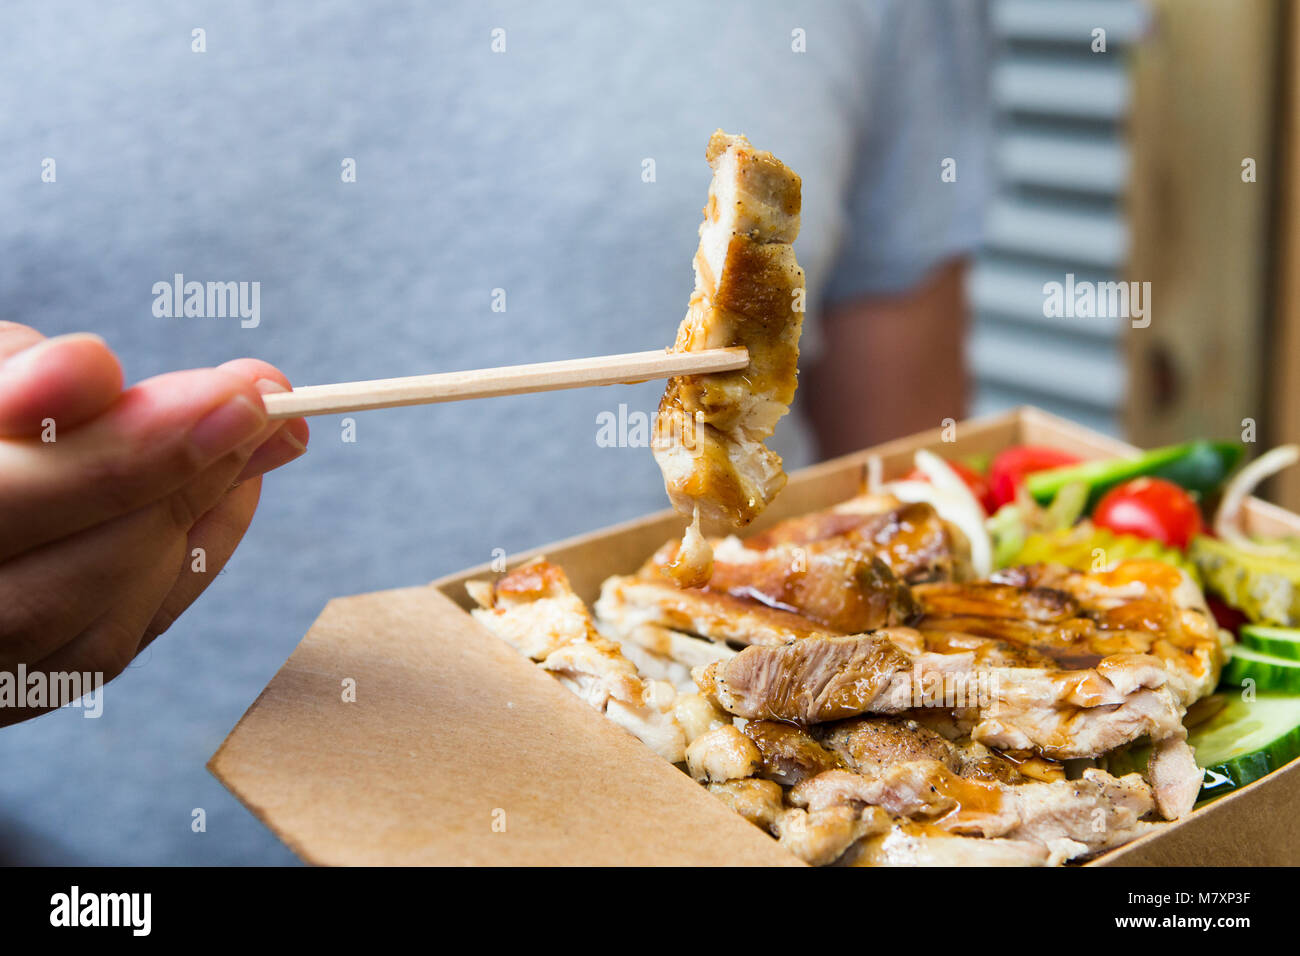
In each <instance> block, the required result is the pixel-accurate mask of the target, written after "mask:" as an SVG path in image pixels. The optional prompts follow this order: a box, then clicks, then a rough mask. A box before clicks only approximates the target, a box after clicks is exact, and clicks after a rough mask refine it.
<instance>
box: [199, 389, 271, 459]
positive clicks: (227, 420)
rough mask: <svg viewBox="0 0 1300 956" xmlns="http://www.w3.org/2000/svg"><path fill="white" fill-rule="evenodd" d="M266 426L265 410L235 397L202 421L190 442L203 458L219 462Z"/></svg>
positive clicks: (246, 400)
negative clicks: (222, 457)
mask: <svg viewBox="0 0 1300 956" xmlns="http://www.w3.org/2000/svg"><path fill="white" fill-rule="evenodd" d="M265 425H266V412H265V410H263V409H262V408H261V407H260V406H258V405H254V404H253V403H252V402H251V401H249V400H248V398H247V397H245V396H243V395H235V396H234V397H232V398H230V399H228V400H227V401H226V402H225V403H224V404H223V405H220V406H218V407H217V408H214V409H213V410H212V411H210V412H208V413H207V414H206V415H204V416H203V417H202V418H201V419H199V421H198V423H197V424H196V425H195V426H194V427H193V428H192V429H190V442H191V443H192V444H193V445H194V447H195V448H197V449H198V451H199V454H201V455H202V456H203V457H204V458H217V457H219V456H221V455H224V454H226V453H227V452H230V451H234V450H235V449H236V448H238V447H239V446H240V445H241V444H243V443H244V442H246V441H248V440H249V439H250V438H252V437H253V436H254V435H256V434H257V433H258V432H259V431H261V430H262V428H263V426H265Z"/></svg>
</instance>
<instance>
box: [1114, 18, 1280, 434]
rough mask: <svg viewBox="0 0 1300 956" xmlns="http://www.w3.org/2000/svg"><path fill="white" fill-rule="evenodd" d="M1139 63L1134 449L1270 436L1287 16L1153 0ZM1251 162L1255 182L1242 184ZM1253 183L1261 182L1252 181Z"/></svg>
mask: <svg viewBox="0 0 1300 956" xmlns="http://www.w3.org/2000/svg"><path fill="white" fill-rule="evenodd" d="M1151 14H1152V18H1153V19H1152V24H1151V29H1150V31H1149V35H1148V36H1147V37H1146V38H1145V39H1144V40H1143V41H1142V42H1141V43H1139V44H1138V45H1137V47H1136V48H1135V53H1134V104H1133V113H1132V127H1131V129H1132V144H1133V172H1132V179H1131V184H1130V192H1129V195H1128V209H1129V214H1130V221H1131V225H1132V245H1131V251H1130V256H1129V267H1128V270H1127V272H1128V275H1127V278H1129V279H1130V280H1131V281H1136V282H1150V283H1151V286H1150V288H1151V301H1150V303H1149V310H1150V311H1149V318H1150V324H1149V326H1148V327H1146V328H1132V329H1130V330H1129V332H1128V335H1127V357H1128V368H1129V396H1128V401H1127V403H1126V407H1125V418H1124V422H1125V427H1126V431H1127V434H1128V437H1129V438H1130V440H1132V441H1133V442H1134V443H1135V444H1138V445H1144V446H1151V445H1159V444H1164V443H1168V442H1173V441H1179V440H1183V439H1186V438H1191V437H1197V436H1205V437H1212V438H1239V437H1240V435H1241V431H1242V420H1243V419H1248V418H1249V419H1253V420H1255V421H1256V422H1257V423H1258V427H1259V431H1260V432H1261V437H1260V441H1263V440H1264V438H1263V435H1262V433H1263V432H1265V430H1266V426H1267V424H1268V419H1269V417H1270V415H1269V410H1268V405H1267V404H1266V401H1265V397H1266V386H1265V380H1266V373H1267V367H1268V361H1267V354H1268V350H1269V347H1270V346H1269V345H1268V343H1267V336H1266V325H1267V321H1266V320H1267V310H1268V306H1269V300H1270V296H1269V294H1268V291H1269V278H1270V271H1271V270H1270V256H1269V247H1270V242H1269V236H1268V228H1269V224H1270V206H1271V204H1272V203H1273V201H1274V196H1275V192H1276V189H1277V184H1278V182H1279V180H1280V179H1281V178H1282V177H1281V176H1280V175H1279V170H1278V168H1277V165H1276V161H1275V158H1274V157H1275V152H1274V145H1275V126H1276V117H1277V111H1276V95H1275V94H1276V65H1277V60H1278V58H1277V48H1278V47H1279V45H1280V44H1279V43H1278V32H1277V31H1278V23H1279V19H1280V12H1279V9H1278V5H1277V4H1276V3H1275V2H1273V0H1234V2H1232V3H1223V2H1221V0H1154V2H1152V4H1151ZM1252 160H1253V173H1254V179H1255V181H1254V182H1247V181H1244V179H1243V175H1244V174H1247V173H1248V172H1249V171H1248V170H1247V169H1246V166H1244V165H1243V164H1247V165H1249V161H1252ZM1246 178H1249V176H1248V175H1247V176H1246Z"/></svg>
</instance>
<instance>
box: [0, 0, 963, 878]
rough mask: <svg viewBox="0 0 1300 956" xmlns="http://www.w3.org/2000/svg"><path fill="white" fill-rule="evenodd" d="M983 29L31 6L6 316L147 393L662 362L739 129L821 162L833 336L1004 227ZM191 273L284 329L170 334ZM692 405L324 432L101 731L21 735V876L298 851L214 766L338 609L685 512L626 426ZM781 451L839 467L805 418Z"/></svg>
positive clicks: (856, 17) (12, 841) (465, 12)
mask: <svg viewBox="0 0 1300 956" xmlns="http://www.w3.org/2000/svg"><path fill="white" fill-rule="evenodd" d="M196 30H201V31H202V32H201V33H196V32H195V31H196ZM498 30H500V31H504V32H495V31H498ZM984 42H985V37H984V30H983V25H982V16H981V10H980V7H979V5H978V4H977V3H973V2H971V3H962V2H955V0H954V2H934V3H931V2H923V0H911V2H878V3H869V2H863V3H830V2H827V3H818V4H812V5H809V6H808V7H807V8H800V9H795V8H794V7H793V5H791V4H789V3H782V2H777V0H772V2H767V0H763V2H755V0H744V2H739V0H736V2H725V3H715V4H703V3H691V2H687V0H657V2H655V3H653V4H601V5H595V4H584V5H576V4H574V5H567V4H545V5H542V4H533V3H522V2H519V3H481V2H470V0H455V2H444V3H440V4H437V5H436V6H435V5H429V4H420V3H405V2H399V3H387V4H382V5H376V4H349V3H338V2H315V3H299V4H292V5H291V4H274V5H272V4H265V3H259V2H256V0H222V2H209V3H194V4H187V5H184V6H181V5H174V4H161V3H159V4H154V5H152V6H151V7H150V6H146V5H143V4H131V5H118V4H85V3H65V2H60V0H38V2H31V3H18V2H14V3H8V4H5V5H4V7H3V8H0V64H3V66H0V71H3V76H4V80H5V82H3V83H0V116H3V117H4V120H3V122H2V123H0V177H3V183H4V188H3V190H0V315H2V316H3V317H4V318H7V319H13V320H17V321H21V322H26V323H28V324H31V325H34V326H36V327H37V328H39V329H40V330H41V331H43V332H45V333H47V334H58V333H62V332H69V331H73V330H79V329H89V330H92V331H95V332H99V333H100V334H102V335H104V336H105V337H106V338H107V339H108V341H109V342H110V343H111V344H112V345H113V347H114V348H116V349H117V350H118V352H119V354H120V355H121V357H122V359H123V363H124V366H125V369H126V372H127V376H128V379H129V380H138V379H140V378H143V377H146V376H149V375H154V374H157V373H160V372H164V371H168V370H171V369H176V368H184V367H191V366H203V365H215V364H218V363H220V362H223V361H226V360H228V359H231V358H235V357H238V356H241V355H255V356H258V357H261V358H265V359H267V360H269V361H271V362H273V363H275V364H276V365H278V366H279V367H280V368H282V369H284V371H285V372H286V373H287V374H288V375H289V377H290V378H291V379H292V380H293V381H294V382H295V383H297V384H310V383H313V382H327V381H342V380H349V379H364V378H379V377H387V376H396V375H408V374H417V373H423V372H429V371H435V370H451V369H458V368H473V367H482V366H492V365H504V364H513V363H519V362H532V361H544V360H548V359H559V358H568V357H576V356H583V355H600V354H605V353H611V352H624V351H636V350H642V349H650V348H657V347H660V346H663V345H666V344H668V343H669V342H670V341H671V340H672V338H673V335H674V332H675V329H676V325H677V323H678V321H679V320H680V318H681V316H682V314H683V313H684V311H685V308H686V301H687V298H688V296H689V294H690V291H691V287H692V275H691V266H690V262H691V257H692V255H693V253H694V249H695V244H696V228H697V226H698V224H699V220H700V208H701V206H702V205H703V202H704V198H705V194H706V191H707V188H708V182H709V170H708V167H707V166H706V164H705V162H704V157H703V153H704V147H705V143H706V142H707V140H708V137H709V134H710V133H712V131H713V130H714V129H715V128H717V127H721V128H723V129H725V130H727V131H728V132H743V133H745V134H747V135H748V136H749V137H750V139H751V140H752V141H753V143H754V144H755V145H756V146H758V147H759V148H763V149H769V150H771V151H773V152H774V153H775V154H776V155H778V156H779V157H781V158H782V159H783V160H785V161H786V162H787V163H788V164H789V165H790V166H791V167H792V168H794V169H795V170H796V171H798V172H799V173H800V174H801V175H802V177H803V183H804V215H803V231H802V234H801V235H800V237H799V240H798V242H797V243H796V245H795V250H796V253H797V255H798V258H799V261H800V263H801V264H802V265H803V266H804V268H805V269H806V271H807V276H808V286H809V290H810V299H811V302H810V313H809V320H808V323H807V328H808V331H807V342H806V345H807V347H808V348H810V349H815V348H816V347H817V329H816V313H817V309H818V308H819V307H820V306H821V305H822V304H824V302H826V301H827V300H828V299H832V298H835V299H842V298H848V297H852V296H857V295H863V294H870V293H880V292H891V291H897V290H900V289H904V288H906V287H908V286H909V285H911V284H912V283H914V282H916V281H917V279H919V278H920V277H921V276H922V275H923V274H924V272H925V271H926V270H927V269H928V268H930V267H932V266H934V265H935V264H937V263H939V262H941V261H943V260H944V259H946V258H948V257H950V256H952V255H954V254H958V253H961V252H964V251H967V250H969V249H970V248H971V246H972V245H973V243H974V242H975V239H976V236H977V231H978V211H979V208H980V200H981V198H982V185H983V183H984V180H985V175H984V172H985V171H984V157H983V155H982V154H981V152H980V146H981V143H982V137H981V135H980V134H981V131H982V127H983V124H984V112H983V109H982V107H983V81H984V78H983V76H982V73H981V71H982V62H983V53H984ZM503 44H504V48H502V45H503ZM494 46H495V49H494ZM197 47H203V51H202V52H198V51H197V50H196V48H197ZM947 159H951V160H954V161H955V164H956V166H955V168H956V171H957V179H956V182H945V181H944V178H943V177H942V175H941V174H942V172H943V163H944V161H945V160H947ZM47 160H53V164H50V163H48V162H47ZM353 168H354V169H355V181H354V182H351V181H345V180H346V179H347V178H348V176H347V175H346V174H347V173H348V171H349V170H350V169H353ZM47 171H52V172H53V181H52V182H47V181H45V179H48V178H50V176H49V175H48V172H47ZM43 174H45V175H43ZM177 273H180V274H182V275H183V276H184V277H185V281H199V282H208V281H214V282H215V281H223V282H224V281H233V282H254V281H255V282H258V283H260V311H259V314H258V322H257V324H256V326H255V327H244V326H245V324H250V325H251V323H241V321H240V319H239V318H236V317H224V318H222V317H213V318H200V317H166V316H159V315H156V314H155V309H154V302H155V297H156V293H155V292H154V286H155V284H156V283H160V282H163V283H171V282H172V281H173V277H174V276H175V275H176V274H177ZM503 303H504V308H503V309H502V308H501V305H502V304H503ZM494 306H495V308H494ZM863 374H870V369H869V368H864V370H863ZM661 389H662V386H661V384H656V383H650V384H646V385H643V386H636V387H617V388H608V389H592V390H584V391H574V392H561V393H553V394H549V395H538V396H529V397H518V398H503V399H495V400H491V401H480V402H472V403H465V404H460V405H442V406H433V407H427V408H409V409H396V410H391V411H384V412H371V413H367V414H361V415H357V416H355V441H351V442H349V441H345V440H344V438H345V437H346V436H345V434H344V430H343V428H342V424H341V418H340V417H338V416H335V417H325V418H319V419H315V420H314V421H313V423H312V424H313V437H312V441H311V451H310V452H309V454H308V455H307V456H306V457H305V458H303V459H302V460H300V461H298V462H295V463H294V464H292V465H290V466H289V467H287V468H286V469H285V470H284V471H283V472H279V473H275V474H273V475H271V476H270V477H269V478H268V479H267V480H266V482H265V487H264V491H263V495H262V503H261V507H260V510H259V513H258V516H257V518H256V519H255V520H254V522H253V526H252V529H251V531H250V532H249V535H248V537H247V538H246V540H245V541H244V543H243V544H242V545H241V546H240V549H239V551H238V552H237V553H236V555H235V557H234V558H233V560H232V561H231V563H230V565H229V566H228V567H227V569H226V571H225V572H224V573H223V574H222V575H221V576H220V577H218V578H217V580H216V581H215V583H214V584H213V585H212V587H211V588H209V590H208V591H207V593H206V594H205V595H204V596H203V597H202V598H201V599H200V600H199V601H198V602H197V603H196V604H195V606H194V607H193V608H192V609H191V610H190V611H189V612H188V613H187V614H186V615H185V616H184V617H182V619H181V620H180V621H179V622H178V623H177V624H176V625H175V626H174V627H173V628H172V629H171V631H170V632H168V633H167V634H166V635H165V636H164V637H163V638H162V639H160V640H159V641H158V642H156V643H155V644H154V645H153V646H152V647H151V648H149V649H148V650H146V651H145V653H144V654H143V655H142V656H141V657H140V659H139V660H138V661H137V662H136V663H135V664H134V665H133V666H132V667H131V668H130V669H129V670H128V671H127V672H126V673H125V674H124V675H123V676H122V677H121V678H119V679H118V680H117V681H116V682H114V683H113V684H110V685H109V686H108V687H107V688H106V690H105V691H104V703H103V715H102V717H100V718H99V719H97V720H89V719H84V718H83V717H82V714H81V712H80V711H77V710H71V709H68V710H63V711H59V712H55V713H52V714H49V715H47V716H44V717H41V718H39V719H37V720H35V721H31V722H28V723H26V724H23V725H19V726H16V727H10V728H7V729H3V730H0V768H3V769H2V770H0V862H33V863H36V862H39V863H92V864H111V863H188V862H205V863H258V862H266V863H276V862H288V861H291V860H292V859H293V857H292V855H291V854H290V853H289V851H288V850H286V849H284V848H283V847H282V846H281V845H280V844H279V843H278V842H277V841H276V840H275V839H274V837H272V836H271V835H270V833H269V832H268V831H266V830H265V829H263V828H262V826H261V825H260V824H259V823H257V821H256V820H255V819H254V818H253V817H252V816H251V815H250V814H249V813H248V812H247V811H246V810H244V809H243V808H242V807H241V806H240V805H239V804H238V803H237V802H236V801H235V800H234V798H233V797H231V796H230V795H229V794H228V793H227V792H226V791H225V790H224V789H223V788H222V787H221V786H220V785H219V784H218V783H217V782H216V781H215V780H214V779H213V778H212V777H210V776H209V774H208V773H207V771H206V770H205V768H204V763H205V761H206V760H207V759H208V757H209V756H210V755H211V754H212V753H213V751H214V750H215V749H216V748H217V746H218V745H219V744H220V742H221V740H222V739H223V737H224V736H225V734H226V733H227V732H228V731H229V730H230V728H231V727H233V726H234V724H235V722H236V721H237V720H238V718H239V716H240V715H241V714H242V713H243V711H244V710H245V709H246V708H247V706H248V705H249V704H250V703H251V702H252V701H253V699H254V698H255V697H256V695H257V693H258V692H259V691H260V690H261V689H262V687H263V686H264V685H265V684H266V683H267V681H268V680H269V679H270V678H271V676H272V675H273V674H274V673H275V671H276V669H277V668H278V667H279V666H280V664H281V663H282V662H283V661H284V659H285V658H286V657H287V656H288V655H289V653H290V652H291V651H292V649H293V647H294V646H295V644H296V643H297V642H298V640H299V639H300V637H301V636H302V634H303V633H304V631H305V630H306V629H307V627H308V626H309V625H310V624H311V622H312V620H313V619H314V618H315V616H316V615H317V613H318V612H319V610H320V608H321V607H322V605H323V604H324V603H325V602H326V601H327V600H328V599H329V598H330V597H332V596H334V595H338V594H346V593H355V592H361V591H370V590H376V589H381V588H388V587H396V586H402V585H410V584H416V583H421V582H425V581H428V580H430V579H432V578H434V577H437V576H439V575H442V574H445V573H447V572H451V571H454V570H457V569H459V568H462V567H465V566H467V565H470V564H477V563H480V562H483V561H485V560H489V559H490V558H491V556H492V554H493V551H494V549H498V548H500V549H504V550H505V551H507V552H514V551H517V550H520V549H523V548H526V547H531V546H533V545H537V544H540V543H543V542H546V541H549V540H553V539H556V538H559V537H564V536H567V535H571V534H575V533H579V532H583V531H588V530H591V529H593V528H596V527H599V526H601V525H605V524H608V523H611V522H614V521H618V520H622V519H626V518H630V517H633V516H635V515H638V514H641V513H644V512H646V511H650V510H655V509H659V508H662V507H665V506H666V499H665V496H664V492H663V486H662V481H661V478H660V475H659V473H658V471H657V469H656V467H655V464H654V461H653V459H652V457H651V455H650V452H649V451H648V449H647V448H645V447H604V443H598V441H597V432H598V427H597V420H598V416H599V415H600V414H601V413H602V412H613V413H614V414H615V415H616V416H617V415H618V412H619V406H620V405H626V410H625V416H626V418H627V420H628V421H629V422H633V423H634V422H635V417H634V416H636V415H637V414H638V413H639V414H642V415H647V416H648V415H651V414H652V413H653V411H654V408H655V406H656V404H657V401H658V396H659V394H660V392H661ZM635 434H636V433H635V430H633V431H631V432H629V434H628V437H635ZM777 445H778V447H779V448H780V449H781V450H783V451H784V452H785V453H786V455H787V463H788V465H790V466H791V467H796V466H798V465H800V464H804V463H806V462H807V461H809V460H810V458H811V455H812V451H811V449H810V446H809V444H808V442H807V440H806V432H805V430H804V429H803V427H802V426H801V425H800V423H799V421H798V417H797V415H796V416H794V417H792V418H791V419H787V420H786V421H785V422H784V423H783V424H782V427H781V429H780V431H779V432H778V442H777ZM198 808H202V809H203V810H204V813H205V818H206V829H205V830H203V831H202V832H196V831H195V828H194V826H193V825H192V824H193V821H194V819H195V816H194V811H195V810H196V809H198Z"/></svg>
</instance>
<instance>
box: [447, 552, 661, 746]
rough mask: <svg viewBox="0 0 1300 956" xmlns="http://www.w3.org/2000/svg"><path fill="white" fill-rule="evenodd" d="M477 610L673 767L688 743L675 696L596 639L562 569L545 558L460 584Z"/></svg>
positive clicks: (609, 644) (615, 648)
mask: <svg viewBox="0 0 1300 956" xmlns="http://www.w3.org/2000/svg"><path fill="white" fill-rule="evenodd" d="M465 588H466V590H467V591H469V594H470V597H472V598H473V599H474V600H475V601H476V602H477V603H478V605H479V607H478V608H476V609H475V610H474V611H472V612H471V613H472V615H473V617H474V619H475V620H476V621H478V622H479V623H480V624H482V625H484V626H485V627H486V628H487V629H488V630H489V631H491V632H492V633H493V634H495V635H496V636H497V637H500V638H501V639H502V640H504V641H505V642H506V643H508V644H510V645H511V646H512V647H513V648H515V650H517V651H519V652H520V653H521V654H523V655H524V656H525V657H528V658H531V659H532V660H534V661H536V662H537V663H538V664H539V665H540V666H541V667H542V668H543V669H544V670H547V671H550V672H551V673H552V674H554V675H555V677H557V678H558V679H559V680H560V682H561V683H562V684H564V685H565V686H566V687H568V688H569V689H570V690H572V691H573V692H574V693H575V694H577V695H578V696H579V697H581V698H582V699H583V700H585V701H586V702H587V703H588V704H590V705H591V706H592V707H594V708H596V710H598V711H600V712H602V713H603V714H605V716H606V717H608V718H609V719H610V720H612V721H614V723H616V724H618V725H619V726H620V727H623V728H624V729H626V730H628V731H630V732H631V733H632V734H633V735H635V736H636V737H637V738H639V739H640V740H641V741H642V742H643V743H644V744H646V746H648V747H649V748H650V749H651V750H653V751H654V752H655V753H657V754H659V755H660V756H662V757H664V758H665V759H667V760H670V761H672V762H674V763H675V762H677V761H680V760H681V759H682V757H683V754H684V751H685V746H686V737H685V733H684V731H683V730H682V727H681V725H680V724H679V723H678V721H677V719H676V716H675V711H676V705H677V703H678V700H677V697H678V695H677V692H676V690H675V689H674V688H673V686H672V685H671V684H669V683H667V682H664V681H657V680H645V679H643V678H642V677H641V676H640V674H639V673H638V672H637V668H636V666H635V665H634V664H633V663H632V661H630V660H628V658H627V657H626V656H625V655H624V654H623V652H622V650H621V649H620V647H619V645H618V644H616V643H615V642H613V641H610V640H607V639H606V638H604V637H602V636H601V635H600V634H599V633H598V632H597V631H596V628H595V626H594V624H593V622H592V619H591V615H590V613H589V612H588V611H587V606H586V605H585V604H583V602H582V599H581V598H579V597H578V596H577V595H576V594H575V593H574V592H573V588H572V587H571V586H570V584H569V579H568V576H567V575H566V574H565V573H564V571H563V569H562V568H560V567H559V566H557V565H554V564H551V563H550V562H549V561H547V560H546V559H545V558H538V559H536V560H533V561H530V562H528V563H527V564H523V565H520V566H519V567H518V568H515V569H514V570H513V571H511V572H510V573H509V574H507V575H505V576H504V577H502V578H501V579H500V580H498V581H496V582H487V581H470V582H468V583H467V584H466V585H465Z"/></svg>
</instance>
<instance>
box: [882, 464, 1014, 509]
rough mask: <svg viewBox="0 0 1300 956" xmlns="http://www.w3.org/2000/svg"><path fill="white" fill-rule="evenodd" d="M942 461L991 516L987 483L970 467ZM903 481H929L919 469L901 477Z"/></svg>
mask: <svg viewBox="0 0 1300 956" xmlns="http://www.w3.org/2000/svg"><path fill="white" fill-rule="evenodd" d="M944 461H945V462H946V463H947V465H948V467H949V468H951V469H952V470H953V471H955V472H957V477H959V478H961V480H962V481H963V482H965V483H966V487H967V488H969V489H970V491H971V494H973V495H974V496H975V500H976V501H978V502H979V503H980V505H981V507H983V508H984V510H985V511H986V512H987V513H989V514H992V513H993V511H992V510H990V508H989V504H990V503H991V499H990V498H989V483H988V482H987V481H985V480H984V476H983V475H981V474H980V473H979V472H978V471H976V470H975V469H974V468H972V467H971V466H970V465H963V464H962V463H961V462H959V461H950V460H948V459H946V458H945V459H944ZM903 480H904V481H929V480H930V479H929V478H928V477H927V476H926V474H925V472H923V471H922V470H921V469H920V468H913V469H912V470H911V471H909V472H908V473H907V474H906V475H904V476H903Z"/></svg>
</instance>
